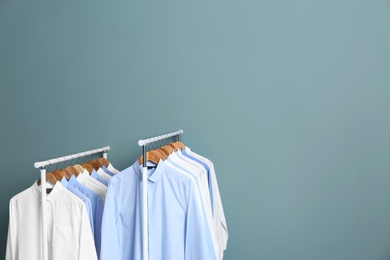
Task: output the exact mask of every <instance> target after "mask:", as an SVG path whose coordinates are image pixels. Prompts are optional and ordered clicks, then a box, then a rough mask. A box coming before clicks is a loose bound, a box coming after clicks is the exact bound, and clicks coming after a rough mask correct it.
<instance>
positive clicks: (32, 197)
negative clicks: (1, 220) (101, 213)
mask: <svg viewBox="0 0 390 260" xmlns="http://www.w3.org/2000/svg"><path fill="white" fill-rule="evenodd" d="M46 200H47V204H46V213H47V223H46V225H47V240H48V241H47V244H48V259H54V260H62V259H63V260H97V255H96V250H95V243H94V239H93V235H92V231H91V227H90V223H89V219H88V214H87V209H86V206H85V204H84V202H83V201H82V200H81V199H79V198H77V197H76V196H75V195H73V194H72V193H71V192H70V191H68V190H67V189H65V188H64V187H63V186H62V185H61V183H60V182H57V183H56V184H55V186H54V188H53V190H52V191H51V192H50V193H49V194H48V195H47V197H46ZM41 205H42V204H41V191H40V188H39V187H38V185H37V184H36V182H35V183H34V185H33V186H32V187H30V188H28V189H26V190H24V191H22V192H21V193H19V194H17V195H15V196H14V197H13V198H12V199H11V200H10V203H9V226H8V240H7V252H6V257H5V259H6V260H21V259H29V260H41V259H42V258H43V252H42V220H41V212H42V211H41Z"/></svg>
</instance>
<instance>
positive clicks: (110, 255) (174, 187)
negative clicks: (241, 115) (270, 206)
mask: <svg viewBox="0 0 390 260" xmlns="http://www.w3.org/2000/svg"><path fill="white" fill-rule="evenodd" d="M141 187H142V173H141V167H140V165H139V164H138V161H136V162H135V163H134V164H133V165H132V166H130V167H129V168H127V169H125V170H123V171H122V172H120V173H119V174H116V175H115V176H114V177H112V178H111V179H110V181H109V185H108V190H107V195H106V203H105V208H104V214H103V224H102V246H101V255H100V256H101V260H141V259H142V223H141V222H142V218H141V211H142V204H141V201H142V191H141ZM197 193H198V191H197V188H196V185H195V184H194V183H193V181H192V180H191V179H190V178H189V177H187V176H185V175H183V174H182V173H179V172H177V171H175V170H173V169H171V168H168V167H166V165H165V163H164V162H162V161H160V162H159V164H158V165H157V168H156V169H150V170H148V210H149V225H148V227H149V259H150V260H184V259H185V260H210V259H212V260H214V259H215V255H214V250H213V248H212V245H210V243H209V240H208V238H207V236H209V234H207V230H206V228H205V226H206V223H205V221H204V219H203V216H202V214H201V212H202V209H201V207H202V205H201V204H200V203H199V194H197Z"/></svg>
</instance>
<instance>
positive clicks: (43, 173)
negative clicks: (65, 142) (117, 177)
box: [34, 146, 110, 260]
mask: <svg viewBox="0 0 390 260" xmlns="http://www.w3.org/2000/svg"><path fill="white" fill-rule="evenodd" d="M109 150H110V147H109V146H106V147H102V148H99V149H94V150H90V151H86V152H82V153H75V154H71V155H67V156H64V157H58V158H54V159H50V160H46V161H41V162H36V163H34V167H35V168H37V169H38V168H40V169H41V201H42V204H41V205H42V250H43V260H47V259H48V257H47V252H48V251H47V226H46V225H47V224H46V222H47V217H46V169H45V167H46V166H48V165H52V164H57V163H60V162H65V161H69V160H72V159H77V158H80V157H85V156H88V155H92V154H97V153H103V157H104V158H106V159H107V151H109Z"/></svg>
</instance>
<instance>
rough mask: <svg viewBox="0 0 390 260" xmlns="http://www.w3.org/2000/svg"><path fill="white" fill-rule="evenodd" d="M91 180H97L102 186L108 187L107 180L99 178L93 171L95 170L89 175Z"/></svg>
mask: <svg viewBox="0 0 390 260" xmlns="http://www.w3.org/2000/svg"><path fill="white" fill-rule="evenodd" d="M90 175H91V177H92V178H94V179H96V180H98V181H99V182H100V183H101V184H103V185H104V186H106V187H107V186H108V180H106V179H104V178H103V177H102V176H100V175H99V174H97V172H96V171H95V169H93V170H92V173H91V174H90Z"/></svg>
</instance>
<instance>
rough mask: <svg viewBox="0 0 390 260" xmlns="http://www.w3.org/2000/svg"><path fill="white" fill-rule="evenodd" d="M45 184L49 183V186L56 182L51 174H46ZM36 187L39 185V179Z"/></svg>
mask: <svg viewBox="0 0 390 260" xmlns="http://www.w3.org/2000/svg"><path fill="white" fill-rule="evenodd" d="M46 182H50V183H51V184H53V185H55V184H56V182H57V179H56V177H54V175H53V174H52V173H51V172H47V173H46ZM37 184H38V186H40V185H41V178H39V180H38V181H37Z"/></svg>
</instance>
